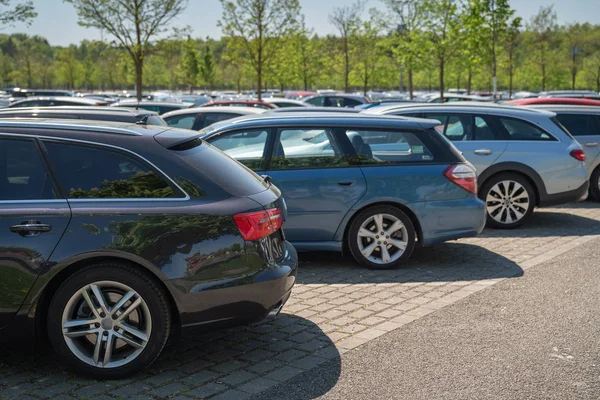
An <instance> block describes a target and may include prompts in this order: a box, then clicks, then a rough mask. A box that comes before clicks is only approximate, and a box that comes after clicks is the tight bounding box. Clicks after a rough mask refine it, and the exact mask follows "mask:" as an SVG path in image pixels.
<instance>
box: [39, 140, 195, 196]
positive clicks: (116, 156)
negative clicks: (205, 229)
mask: <svg viewBox="0 0 600 400" xmlns="http://www.w3.org/2000/svg"><path fill="white" fill-rule="evenodd" d="M45 145H46V149H47V150H48V155H49V157H50V161H51V163H52V164H53V166H54V168H55V170H56V174H57V177H58V179H59V181H60V183H61V184H62V186H63V188H64V189H65V190H66V192H67V196H68V198H70V199H109V198H117V199H120V198H173V197H183V195H182V194H181V193H176V192H175V191H174V190H173V188H172V187H171V186H170V185H169V184H168V183H167V182H166V181H165V180H164V179H163V178H162V177H160V176H159V175H158V174H157V173H156V172H154V171H153V170H152V169H150V168H149V167H148V166H147V165H145V164H143V163H142V162H141V161H138V160H136V159H134V158H133V157H131V156H129V155H126V154H123V153H121V152H118V151H114V150H112V149H111V150H109V149H102V148H97V147H90V146H82V145H74V144H66V143H57V142H46V143H45Z"/></svg>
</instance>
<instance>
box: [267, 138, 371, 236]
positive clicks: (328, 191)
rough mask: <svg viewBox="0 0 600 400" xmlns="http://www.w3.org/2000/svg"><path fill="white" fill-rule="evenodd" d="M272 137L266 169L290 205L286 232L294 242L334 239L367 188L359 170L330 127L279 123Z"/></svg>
mask: <svg viewBox="0 0 600 400" xmlns="http://www.w3.org/2000/svg"><path fill="white" fill-rule="evenodd" d="M274 143H275V144H274V146H273V152H272V153H273V154H272V157H271V159H270V163H269V168H268V170H267V174H268V175H269V176H270V177H271V178H272V179H273V183H274V184H275V185H276V186H277V187H278V188H280V189H281V191H282V193H283V197H284V199H285V201H286V203H287V206H288V219H287V221H286V225H285V232H286V236H287V237H288V239H289V240H290V241H291V242H293V243H296V244H298V243H301V242H320V241H332V240H333V238H334V235H335V232H336V231H337V229H338V227H339V225H340V223H341V222H342V220H343V218H344V216H345V215H346V214H347V213H348V211H349V210H350V209H351V208H352V207H353V206H354V204H356V202H358V200H359V199H360V198H361V197H362V196H363V195H364V193H365V192H366V181H365V178H364V175H363V173H362V172H361V170H360V168H359V167H357V166H351V165H350V163H349V161H348V158H347V156H346V155H345V154H344V152H343V151H342V149H341V147H340V145H339V143H338V140H337V139H336V137H335V134H334V130H333V129H332V128H326V127H290V128H281V129H278V130H277V132H276V134H275V142H274Z"/></svg>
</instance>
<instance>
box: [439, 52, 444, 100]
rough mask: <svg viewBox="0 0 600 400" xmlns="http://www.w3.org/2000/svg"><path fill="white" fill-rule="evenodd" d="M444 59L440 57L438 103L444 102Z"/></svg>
mask: <svg viewBox="0 0 600 400" xmlns="http://www.w3.org/2000/svg"><path fill="white" fill-rule="evenodd" d="M444 61H445V60H444V59H443V58H442V59H440V103H443V102H444Z"/></svg>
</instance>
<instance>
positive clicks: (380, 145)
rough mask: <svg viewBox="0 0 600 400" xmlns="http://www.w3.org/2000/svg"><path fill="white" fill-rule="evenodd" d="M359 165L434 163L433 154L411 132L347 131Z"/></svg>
mask: <svg viewBox="0 0 600 400" xmlns="http://www.w3.org/2000/svg"><path fill="white" fill-rule="evenodd" d="M346 136H347V137H348V139H349V140H350V143H351V144H352V147H353V148H354V151H355V152H356V160H357V161H358V163H360V164H394V163H401V162H426V161H434V157H433V153H432V152H431V151H430V149H428V148H427V146H425V144H423V142H422V141H421V140H420V139H419V138H418V137H417V136H416V135H415V134H414V133H412V132H405V131H379V130H377V131H373V130H359V129H357V130H353V129H350V130H347V131H346Z"/></svg>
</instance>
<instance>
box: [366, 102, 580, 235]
mask: <svg viewBox="0 0 600 400" xmlns="http://www.w3.org/2000/svg"><path fill="white" fill-rule="evenodd" d="M363 113H369V114H377V115H399V116H406V117H420V118H430V119H436V120H438V121H440V123H439V124H438V126H437V128H436V129H437V130H438V131H439V132H440V133H442V134H443V135H445V136H446V137H447V138H448V139H449V140H451V141H452V142H453V143H454V145H455V146H456V147H457V148H458V149H459V150H460V151H462V152H463V154H464V156H465V158H466V159H467V160H469V161H470V162H471V163H472V164H473V165H474V166H475V168H476V169H477V175H478V179H479V183H480V189H479V197H480V198H481V199H483V200H484V201H485V202H486V208H487V213H488V226H490V227H493V228H505V229H510V228H516V227H518V226H520V225H521V224H523V223H524V222H525V221H526V220H527V218H528V217H529V216H530V215H531V214H532V213H533V209H534V207H536V206H537V207H545V206H552V205H557V204H563V203H568V202H572V201H578V200H581V199H582V198H584V197H585V196H586V195H587V190H588V185H589V182H588V174H587V169H586V166H585V153H584V152H583V149H582V147H581V146H580V145H579V143H577V142H576V141H575V140H574V139H573V138H572V137H571V135H569V134H568V133H566V132H565V131H564V130H563V129H562V128H561V127H560V126H559V124H557V122H556V118H555V117H556V114H554V113H552V112H549V111H542V110H531V109H528V108H524V107H523V108H517V107H509V106H500V105H495V104H485V103H457V104H452V105H450V104H444V105H442V104H439V105H435V104H420V105H417V104H415V105H407V106H389V107H379V108H372V109H370V110H365V111H363Z"/></svg>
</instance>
